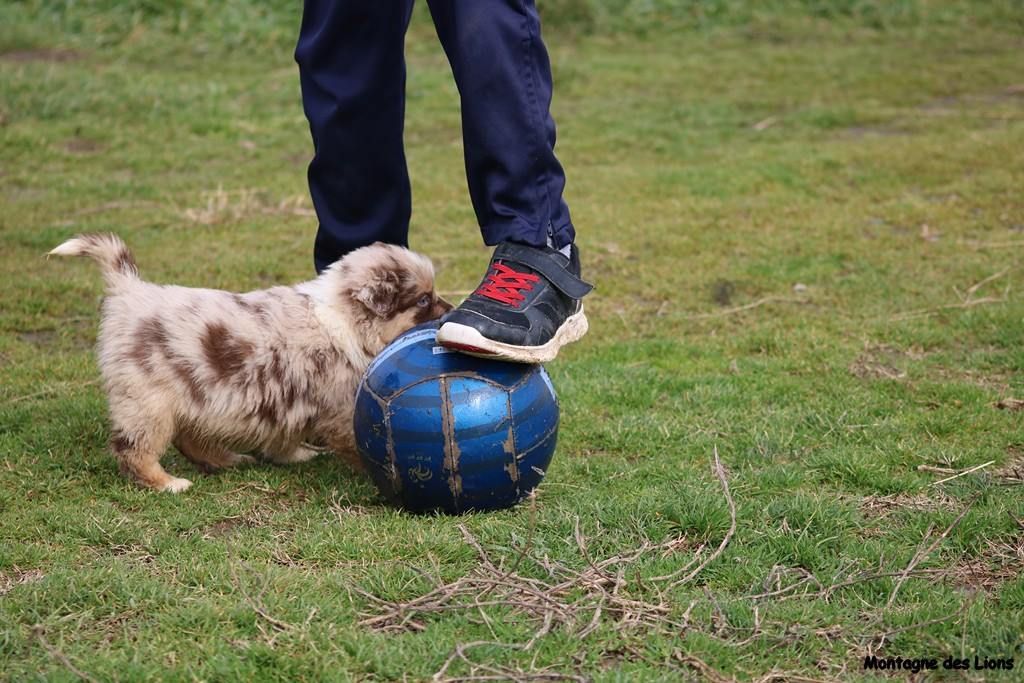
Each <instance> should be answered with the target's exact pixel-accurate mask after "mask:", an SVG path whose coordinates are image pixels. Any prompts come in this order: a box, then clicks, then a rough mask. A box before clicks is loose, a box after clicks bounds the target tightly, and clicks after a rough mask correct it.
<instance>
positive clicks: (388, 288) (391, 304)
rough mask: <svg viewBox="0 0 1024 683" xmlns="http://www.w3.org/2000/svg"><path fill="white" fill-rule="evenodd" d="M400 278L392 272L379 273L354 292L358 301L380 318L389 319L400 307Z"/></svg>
mask: <svg viewBox="0 0 1024 683" xmlns="http://www.w3.org/2000/svg"><path fill="white" fill-rule="evenodd" d="M398 285H399V282H398V276H397V275H396V274H395V273H392V272H390V271H384V272H379V273H376V274H375V275H374V277H373V278H371V279H370V281H369V282H367V283H366V284H364V285H362V286H361V287H359V288H358V289H356V290H355V292H353V295H352V296H353V297H354V298H355V300H356V301H358V302H359V303H361V304H362V305H363V306H365V307H366V308H367V309H368V310H369V311H370V312H371V313H373V314H375V315H376V316H377V317H380V318H387V317H388V316H390V315H391V314H392V313H394V311H395V308H396V307H397V306H398V294H399V286H398Z"/></svg>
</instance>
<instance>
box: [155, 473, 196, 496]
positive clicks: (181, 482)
mask: <svg viewBox="0 0 1024 683" xmlns="http://www.w3.org/2000/svg"><path fill="white" fill-rule="evenodd" d="M189 486H192V482H190V481H189V480H188V479H179V478H178V477H172V478H171V480H170V481H169V482H167V483H166V484H164V485H163V486H161V487H160V490H161V491H167V492H168V493H181V492H182V491H187V490H188V487H189Z"/></svg>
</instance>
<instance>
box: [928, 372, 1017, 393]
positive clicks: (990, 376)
mask: <svg viewBox="0 0 1024 683" xmlns="http://www.w3.org/2000/svg"><path fill="white" fill-rule="evenodd" d="M928 375H929V377H933V378H935V379H937V380H940V381H943V382H963V383H964V384H971V385H974V386H976V387H981V388H982V389H990V390H992V391H998V392H1005V391H1009V389H1010V384H1009V380H1010V376H1009V374H1008V373H998V372H989V373H985V372H978V371H977V370H969V369H966V368H948V367H939V368H931V369H929V370H928Z"/></svg>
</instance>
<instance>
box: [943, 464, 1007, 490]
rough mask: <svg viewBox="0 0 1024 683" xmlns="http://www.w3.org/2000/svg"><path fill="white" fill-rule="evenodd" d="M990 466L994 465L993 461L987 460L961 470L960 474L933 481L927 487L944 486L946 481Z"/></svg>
mask: <svg viewBox="0 0 1024 683" xmlns="http://www.w3.org/2000/svg"><path fill="white" fill-rule="evenodd" d="M992 464H995V460H989V461H988V462H984V463H982V464H980V465H975V466H974V467H970V468H968V469H966V470H963V471H962V472H957V473H956V474H954V475H951V476H949V477H945V478H944V479H939V480H938V481H933V482H932V483H931V484H929V486H938V485H939V484H945V483H946V482H947V481H953V480H954V479H959V478H960V477H962V476H964V475H965V474H970V473H971V472H977V471H978V470H982V469H985V468H986V467H988V466H989V465H992Z"/></svg>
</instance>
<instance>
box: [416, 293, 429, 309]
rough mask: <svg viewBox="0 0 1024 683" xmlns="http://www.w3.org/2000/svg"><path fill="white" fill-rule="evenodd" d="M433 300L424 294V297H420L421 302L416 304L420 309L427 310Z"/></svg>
mask: <svg viewBox="0 0 1024 683" xmlns="http://www.w3.org/2000/svg"><path fill="white" fill-rule="evenodd" d="M431 300H432V299H431V297H430V295H429V294H424V295H423V296H421V297H420V300H419V301H417V302H416V305H417V306H419V307H420V308H426V307H427V306H429V305H430V302H431Z"/></svg>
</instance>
